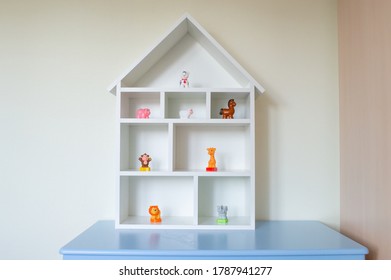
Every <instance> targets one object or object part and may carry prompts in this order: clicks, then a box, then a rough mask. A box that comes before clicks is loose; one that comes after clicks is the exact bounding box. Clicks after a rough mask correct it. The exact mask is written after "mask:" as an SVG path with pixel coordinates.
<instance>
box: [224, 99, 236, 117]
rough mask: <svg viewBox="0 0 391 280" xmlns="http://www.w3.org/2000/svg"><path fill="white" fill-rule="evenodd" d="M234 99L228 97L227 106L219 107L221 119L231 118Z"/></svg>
mask: <svg viewBox="0 0 391 280" xmlns="http://www.w3.org/2000/svg"><path fill="white" fill-rule="evenodd" d="M235 106H236V103H235V100H234V99H230V100H229V101H228V108H221V109H220V115H222V116H223V119H233V118H234V114H235Z"/></svg>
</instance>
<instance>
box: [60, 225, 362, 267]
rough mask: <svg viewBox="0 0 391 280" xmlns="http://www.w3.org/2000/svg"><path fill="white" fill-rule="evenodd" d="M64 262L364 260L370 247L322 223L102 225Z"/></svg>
mask: <svg viewBox="0 0 391 280" xmlns="http://www.w3.org/2000/svg"><path fill="white" fill-rule="evenodd" d="M60 253H61V254H62V255H63V258H64V259H68V260H74V259H90V260H91V259H95V260H96V259H107V260H109V259H117V260H121V259H123V260H125V259H129V260H151V259H156V260H164V259H165V260H170V259H183V260H186V259H187V260H189V259H202V260H208V259H219V260H224V259H227V260H228V259H231V260H232V259H241V260H243V259H252V260H254V259H267V260H289V259H296V260H298V259H304V260H309V259H322V260H324V259H356V260H357V259H365V255H366V254H367V253H368V249H367V248H366V247H364V246H362V245H360V244H358V243H357V242H355V241H353V240H351V239H349V238H348V237H346V236H344V235H342V234H340V233H339V232H337V231H335V230H333V229H331V228H329V227H327V226H326V225H324V224H322V223H320V222H317V221H257V222H256V228H255V230H232V231H226V230H172V229H115V223H114V221H98V222H97V223H95V224H94V225H93V226H91V227H90V228H88V229H87V230H86V231H85V232H83V233H81V234H80V235H79V236H77V237H76V238H75V239H73V240H72V241H71V242H69V243H68V244H66V245H65V246H64V247H63V248H61V250H60Z"/></svg>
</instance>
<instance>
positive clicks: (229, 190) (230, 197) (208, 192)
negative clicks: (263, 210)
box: [198, 176, 252, 227]
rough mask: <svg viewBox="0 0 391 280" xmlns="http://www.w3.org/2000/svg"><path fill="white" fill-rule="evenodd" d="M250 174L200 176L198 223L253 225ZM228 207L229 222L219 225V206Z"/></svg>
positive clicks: (206, 224) (204, 224) (209, 224)
mask: <svg viewBox="0 0 391 280" xmlns="http://www.w3.org/2000/svg"><path fill="white" fill-rule="evenodd" d="M250 181H251V180H250V176H243V177H199V179H198V182H199V185H198V224H199V225H203V226H214V225H215V226H218V227H224V226H229V227H231V226H243V227H249V226H251V218H250V217H251V205H252V204H251V199H252V192H251V185H250ZM218 205H224V206H227V207H228V213H227V217H228V224H227V225H217V223H216V219H217V216H218V214H217V209H216V208H217V206H218Z"/></svg>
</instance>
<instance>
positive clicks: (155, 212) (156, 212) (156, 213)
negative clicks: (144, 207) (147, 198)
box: [148, 205, 162, 223]
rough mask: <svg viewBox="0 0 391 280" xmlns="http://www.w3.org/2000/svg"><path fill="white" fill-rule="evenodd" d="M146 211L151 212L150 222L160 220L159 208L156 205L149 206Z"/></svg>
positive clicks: (158, 221)
mask: <svg viewBox="0 0 391 280" xmlns="http://www.w3.org/2000/svg"><path fill="white" fill-rule="evenodd" d="M148 212H149V214H151V218H150V219H149V220H150V222H151V223H160V222H161V221H162V219H161V218H160V209H159V207H158V206H157V205H152V206H149V210H148Z"/></svg>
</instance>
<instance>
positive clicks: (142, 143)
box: [120, 123, 169, 172]
mask: <svg viewBox="0 0 391 280" xmlns="http://www.w3.org/2000/svg"><path fill="white" fill-rule="evenodd" d="M120 130H121V132H120V133H121V137H120V146H121V154H120V170H121V171H130V170H132V171H138V170H139V168H140V166H141V164H140V161H139V160H138V159H139V157H140V155H142V154H144V153H147V154H149V155H150V157H151V158H152V161H151V162H150V167H151V170H152V171H167V170H168V168H169V167H168V165H169V164H168V158H169V149H168V148H169V143H168V138H169V137H168V125H167V124H165V123H154V124H150V123H148V124H141V123H135V124H131V123H122V124H121V129H120ZM157 143H158V144H157ZM152 171H151V172H152Z"/></svg>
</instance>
